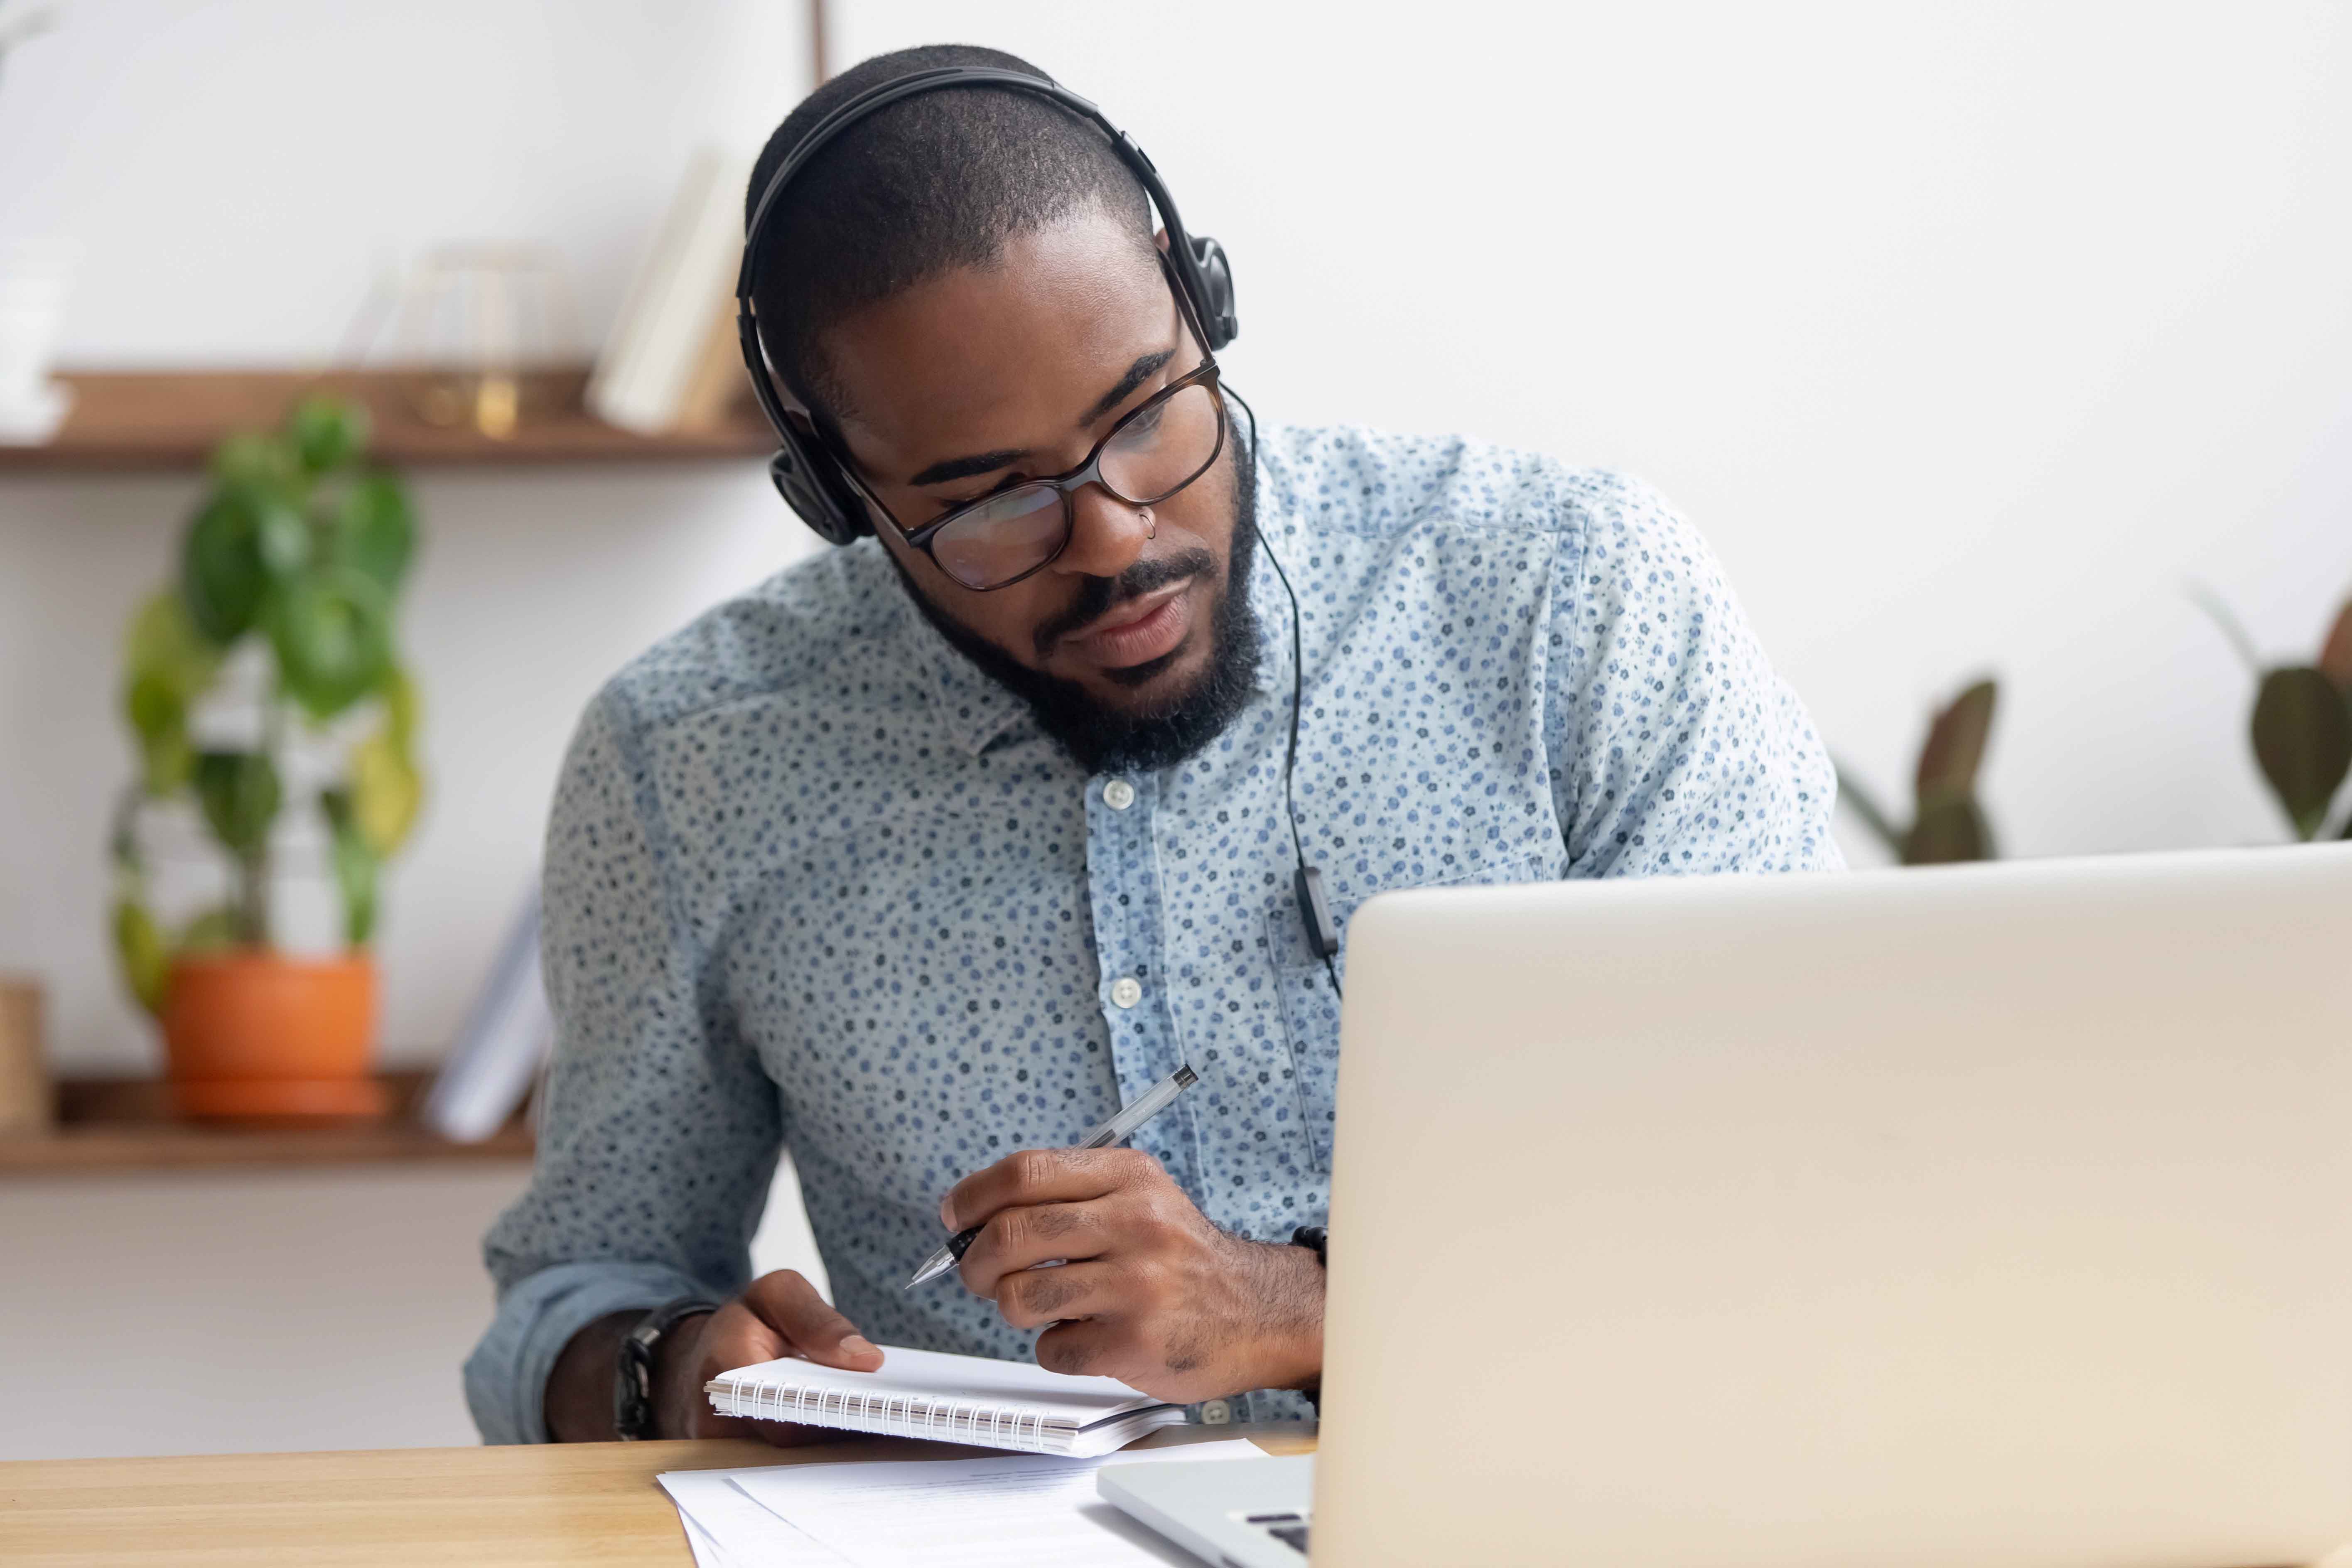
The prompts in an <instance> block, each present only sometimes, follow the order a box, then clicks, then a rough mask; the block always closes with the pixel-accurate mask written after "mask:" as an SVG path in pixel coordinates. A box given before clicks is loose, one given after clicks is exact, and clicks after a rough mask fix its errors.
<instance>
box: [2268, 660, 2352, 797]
mask: <svg viewBox="0 0 2352 1568" xmlns="http://www.w3.org/2000/svg"><path fill="white" fill-rule="evenodd" d="M2253 742H2254V761H2255V762H2256V763H2260V764H2261V766H2262V770H2263V777H2264V778H2265V779H2268V780H2269V781H2270V786H2271V793H2272V794H2273V795H2276V796H2278V803H2279V805H2281V806H2282V807H2283V808H2284V810H2285V812H2286V815H2287V820H2288V821H2289V822H2291V823H2293V824H2294V831H2295V836H2296V837H2299V838H2309V837H2312V836H2313V835H2315V834H2316V833H2317V832H2318V831H2319V829H2320V824H2321V823H2322V822H2323V821H2324V820H2325V819H2326V816H2327V803H2328V802H2329V801H2331V800H2333V799H2335V798H2336V789H2337V787H2338V786H2340V785H2341V784H2343V783H2344V776H2345V774H2346V773H2352V706H2347V704H2346V702H2345V700H2344V694H2343V693H2342V692H2341V691H2338V690H2337V689H2336V685H2335V683H2334V682H2333V681H2331V680H2329V679H2327V677H2326V676H2325V675H2322V674H2321V673H2320V672H2319V671H2318V670H2317V669H2315V668H2313V667H2311V666H2309V665H2286V666H2283V667H2282V668H2277V669H2273V670H2272V671H2271V672H2270V673H2269V674H2268V675H2265V676H2263V684H2262V689H2261V690H2260V692H2259V693H2257V694H2256V696H2255V698H2254V719H2253Z"/></svg>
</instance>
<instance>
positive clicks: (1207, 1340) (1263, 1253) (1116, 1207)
mask: <svg viewBox="0 0 2352 1568" xmlns="http://www.w3.org/2000/svg"><path fill="white" fill-rule="evenodd" d="M940 1222H941V1223H942V1224H944V1225H945V1226H947V1227H948V1230H949V1231H950V1233H953V1232H956V1231H961V1230H966V1229H969V1228H971V1226H980V1227H981V1229H980V1236H979V1237H978V1238H977V1239H975V1240H974V1241H973V1242H972V1244H971V1250H969V1251H967V1252H966V1253H965V1254H964V1255H963V1262H962V1264H961V1268H960V1272H961V1274H962V1276H963V1282H964V1283H965V1285H967V1286H969V1287H970V1288H971V1289H973V1290H974V1291H976V1292H978V1293H979V1294H981V1295H982V1296H986V1297H988V1298H990V1299H991V1300H994V1301H995V1302H996V1304H997V1310H999V1311H1001V1312H1003V1314H1004V1321H1006V1322H1008V1323H1011V1324H1012V1325H1013V1327H1014V1328H1016V1329H1034V1328H1045V1332H1044V1333H1043V1334H1041V1335H1039V1336H1038V1339H1037V1364H1038V1365H1040V1366H1043V1367H1045V1368H1047V1369H1048V1370H1050V1371H1054V1372H1069V1373H1096V1374H1098V1375H1101V1376H1105V1377H1115V1378H1118V1380H1119V1381H1121V1382H1122V1383H1127V1384H1132V1385H1134V1386H1135V1387H1137V1388H1139V1389H1141V1390H1143V1392H1145V1393H1146V1394H1151V1395H1153V1396H1154V1397H1156V1398H1160V1399H1164V1400H1167V1401H1168V1402H1169V1403H1170V1404H1171V1405H1190V1404H1192V1403H1193V1402H1194V1401H1196V1400H1202V1399H1215V1398H1221V1397H1223V1396H1224V1395H1226V1394H1238V1393H1241V1392H1243V1391H1244V1390H1245V1389H1252V1388H1298V1387H1304V1386H1307V1385H1308V1384H1312V1383H1314V1382H1315V1381H1316V1380H1317V1378H1318V1376H1319V1375H1320V1373H1321V1371H1322V1365H1323V1266H1322V1265H1321V1264H1320V1263H1318V1262H1317V1261H1316V1259H1315V1256H1314V1255H1313V1254H1312V1253H1310V1252H1308V1251H1307V1249H1306V1248H1304V1247H1290V1246H1282V1245H1276V1244H1273V1243H1269V1242H1262V1241H1247V1240H1244V1239H1243V1238H1242V1237H1237V1236H1230V1235H1227V1234H1226V1233H1225V1232H1223V1231H1222V1230H1219V1229H1218V1228H1217V1227H1216V1226H1213V1225H1212V1224H1210V1223H1209V1221H1208V1218H1207V1216H1205V1215H1202V1213H1201V1211H1200V1210H1199V1209H1197V1208H1195V1207H1193V1206H1192V1199H1190V1198H1188V1197H1186V1196H1185V1195H1184V1193H1183V1191H1182V1189H1181V1188H1179V1187H1178V1186H1177V1185H1176V1184H1175V1183H1174V1182H1173V1181H1171V1179H1170V1178H1169V1175H1168V1173H1167V1171H1166V1170H1165V1169H1164V1168H1162V1167H1161V1165H1160V1162H1159V1161H1157V1160H1155V1159H1153V1158H1152V1157H1151V1156H1150V1155H1149V1154H1145V1153H1141V1152H1138V1151H1136V1150H1133V1149H1024V1150H1023V1151H1021V1152H1019V1153H1017V1154H1010V1155H1007V1156H1006V1157H1005V1158H1003V1159H1002V1160H1000V1161H998V1162H997V1163H995V1164H993V1165H991V1166H989V1167H988V1168H987V1169H986V1170H984V1171H979V1172H975V1173H973V1174H971V1175H969V1176H967V1177H965V1178H964V1179H963V1180H962V1181H961V1182H959V1183H958V1184H956V1186H955V1189H954V1190H953V1191H952V1192H950V1193H949V1194H948V1195H947V1196H946V1198H944V1199H943V1200H941V1202H940ZM1055 1258H1061V1259H1064V1260H1065V1263H1064V1266H1063V1267H1062V1268H1038V1267H1037V1265H1039V1264H1041V1263H1045V1262H1048V1261H1050V1260H1052V1259H1055ZM1048 1324H1050V1325H1052V1326H1051V1327H1046V1325H1048Z"/></svg>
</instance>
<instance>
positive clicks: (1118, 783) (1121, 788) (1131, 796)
mask: <svg viewBox="0 0 2352 1568" xmlns="http://www.w3.org/2000/svg"><path fill="white" fill-rule="evenodd" d="M1103 804H1104V805H1107V806H1108V807H1110V808H1111V809H1112V810H1113V811H1125V810H1126V809H1127V808H1128V807H1129V806H1130V805H1134V804H1135V786H1134V785H1133V784H1129V783H1128V782H1127V781H1126V780H1125V779H1113V780H1111V781H1110V783H1108V784H1105V785H1103Z"/></svg>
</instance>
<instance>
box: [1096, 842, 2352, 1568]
mask: <svg viewBox="0 0 2352 1568" xmlns="http://www.w3.org/2000/svg"><path fill="white" fill-rule="evenodd" d="M1347 984H1348V992H1347V1001H1346V1004H1345V1007H1344V1010H1343V1016H1342V1025H1341V1037H1342V1039H1343V1040H1344V1041H1345V1049H1344V1052H1343V1055H1342V1062H1343V1068H1342V1071H1341V1073H1340V1075H1339V1147H1338V1152H1337V1155H1336V1163H1335V1168H1334V1172H1333V1178H1332V1182H1333V1184H1332V1200H1331V1242H1330V1252H1331V1258H1330V1267H1331V1275H1330V1300H1329V1309H1328V1326H1327V1331H1326V1338H1325V1363H1324V1364H1325V1382H1324V1396H1323V1424H1322V1436H1321V1446H1320V1450H1319V1453H1318V1456H1317V1457H1316V1458H1313V1459H1311V1460H1307V1459H1271V1460H1266V1461H1263V1462H1244V1463H1239V1464H1215V1465H1212V1464H1171V1465H1137V1466H1130V1467H1125V1468H1119V1467H1112V1468H1107V1469H1105V1470H1104V1471H1103V1472H1102V1479H1101V1486H1102V1489H1103V1492H1104V1495H1105V1496H1107V1497H1108V1498H1110V1499H1111V1500H1113V1501H1114V1502H1116V1503H1118V1505H1119V1506H1120V1507H1121V1508H1124V1509H1126V1510H1128V1511H1129V1512H1130V1513H1132V1514H1134V1515H1135V1516H1136V1517H1138V1518H1139V1519H1141V1520H1142V1521H1145V1522H1147V1523H1148V1524H1150V1525H1151V1526H1153V1527H1154V1528H1155V1529H1158V1530H1160V1531H1162V1532H1163V1533H1165V1534H1166V1535H1168V1536H1169V1537H1171V1539H1173V1540H1175V1541H1177V1542H1181V1544H1183V1545H1184V1546H1186V1547H1188V1548H1190V1549H1191V1550H1192V1552H1195V1553H1196V1554H1198V1555H1200V1556H1201V1557H1202V1558H1203V1559H1205V1560H1207V1561H1208V1562H1211V1563H1224V1564H1232V1565H1235V1568H1260V1565H1262V1564H1263V1565H1265V1568H1297V1564H1298V1563H1300V1561H1301V1553H1302V1552H1305V1551H1307V1549H1308V1548H1309V1546H1310V1545H1311V1550H1312V1555H1313V1557H1314V1559H1315V1561H1316V1562H1318V1563H1343V1564H1347V1565H1349V1568H1377V1565H1380V1564H1408V1563H1409V1564H1416V1565H1422V1564H1431V1563H1479V1564H1484V1565H1492V1568H1499V1565H1503V1564H1514V1563H1546V1564H1549V1563H1607V1564H1610V1565H1611V1568H1642V1565H1644V1564H1674V1565H1675V1568H1692V1565H1695V1564H1705V1565H1706V1568H1865V1565H1866V1568H1888V1565H1889V1564H1902V1565H1903V1568H1945V1565H1950V1568H1961V1565H1966V1568H2018V1565H2029V1564H2030V1565H2032V1568H2246V1565H2251V1564H2271V1563H2313V1562H2315V1561H2317V1560H2318V1559H2320V1558H2321V1557H2323V1556H2325V1555H2326V1554H2327V1553H2329V1552H2331V1551H2333V1550H2334V1549H2335V1548H2336V1547H2337V1546H2338V1545H2339V1543H2342V1542H2347V1541H2352V846H2342V847H2338V846H2326V847H2297V848H2292V849H2263V850H2252V851H2231V852H2221V853H2211V854H2191V855H2163V856H2154V855H2151V856H2135V857H2121V856H2119V857H2115V858H2105V859H2097V860H2068V861H2040V862H2027V863H2021V864H2013V865H1998V866H1979V867H1956V868H1945V869H1934V870H1904V871H1889V872H1870V873H1862V874H1857V875H1852V876H1818V877H1789V878H1711V879H1692V880H1650V881H1628V882H1610V883H1570V884H1547V885H1539V886H1524V887H1509V888H1488V889H1431V890H1426V891H1420V892H1411V893H1402V894H1393V895H1390V896H1388V897H1384V898H1381V899H1378V900H1373V901H1372V902H1371V903H1370V904H1368V905H1367V906H1366V907H1365V909H1364V910H1363V911H1362V912H1361V913H1360V914H1359V915H1358V916H1357V917H1356V919H1355V921H1354V922H1353V924H1352V926H1351V928H1350V930H1349V963H1348V970H1347Z"/></svg>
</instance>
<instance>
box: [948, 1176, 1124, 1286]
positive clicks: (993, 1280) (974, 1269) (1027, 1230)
mask: <svg viewBox="0 0 2352 1568" xmlns="http://www.w3.org/2000/svg"><path fill="white" fill-rule="evenodd" d="M1112 1206H1113V1205H1111V1204H1110V1203H1108V1202H1106V1201H1103V1200H1097V1201H1095V1202H1093V1203H1083V1204H1036V1205H1032V1206H1030V1207H1027V1208H1009V1209H999V1210H997V1211H996V1213H995V1215H993V1216H992V1217H991V1218H990V1220H989V1222H988V1223H987V1224H986V1225H984V1226H981V1227H980V1237H979V1239H978V1240H976V1241H974V1242H973V1243H972V1244H971V1247H970V1248H969V1249H968V1250H966V1252H965V1253H964V1255H963V1259H962V1261H961V1262H960V1263H958V1264H957V1265H956V1272H957V1273H958V1274H959V1275H961V1277H962V1279H963V1282H964V1286H965V1288H966V1289H969V1290H971V1292H972V1294H974V1295H976V1296H993V1295H995V1294H996V1286H997V1281H998V1280H1000V1279H1003V1278H1004V1276H1006V1275H1008V1274H1011V1273H1013V1271H1014V1270H1016V1269H1022V1268H1036V1267H1037V1266H1038V1265H1039V1264H1041V1263H1044V1262H1046V1261H1048V1260H1055V1261H1059V1262H1064V1263H1076V1262H1080V1261H1082V1260H1084V1259H1086V1258H1100V1257H1101V1256H1102V1255H1103V1254H1104V1253H1105V1252H1106V1251H1108V1250H1109V1247H1110V1245H1111V1242H1112V1240H1113V1238H1114V1237H1115V1235H1116V1227H1115V1226H1112V1225H1111V1224H1110V1223H1109V1218H1110V1216H1109V1213H1108V1211H1109V1210H1110V1208H1111V1207H1112Z"/></svg>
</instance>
